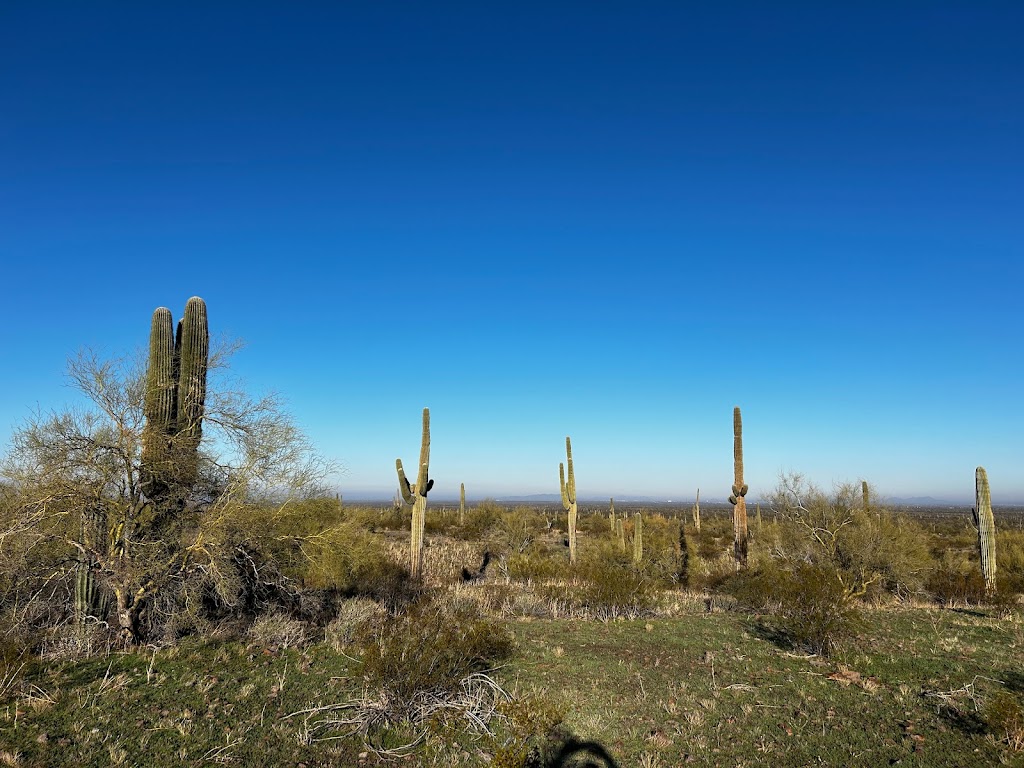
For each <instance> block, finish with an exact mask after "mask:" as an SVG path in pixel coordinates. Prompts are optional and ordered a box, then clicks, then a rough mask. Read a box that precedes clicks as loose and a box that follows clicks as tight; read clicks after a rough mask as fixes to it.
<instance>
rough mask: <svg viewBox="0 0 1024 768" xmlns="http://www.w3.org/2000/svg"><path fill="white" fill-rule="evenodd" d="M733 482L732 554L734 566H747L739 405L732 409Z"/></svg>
mask: <svg viewBox="0 0 1024 768" xmlns="http://www.w3.org/2000/svg"><path fill="white" fill-rule="evenodd" d="M732 464H733V484H732V496H730V497H729V503H730V504H732V505H733V508H732V528H733V554H734V555H735V557H736V568H737V570H739V569H740V568H746V567H747V502H746V499H745V498H744V497H745V496H746V495H747V486H746V485H745V484H744V482H743V419H742V417H741V416H740V409H739V406H736V407H735V408H733V409H732Z"/></svg>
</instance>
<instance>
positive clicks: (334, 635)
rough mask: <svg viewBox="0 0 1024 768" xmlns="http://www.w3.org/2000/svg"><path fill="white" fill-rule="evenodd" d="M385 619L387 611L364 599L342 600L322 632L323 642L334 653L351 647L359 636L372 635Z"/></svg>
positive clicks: (380, 605) (374, 602)
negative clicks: (335, 613) (331, 619)
mask: <svg viewBox="0 0 1024 768" xmlns="http://www.w3.org/2000/svg"><path fill="white" fill-rule="evenodd" d="M386 619H387V609H386V608H385V607H384V606H383V605H382V604H380V603H378V602H376V601H374V600H370V599H368V598H365V597H354V598H352V599H350V600H344V601H342V602H341V604H340V605H339V606H338V612H337V615H336V616H335V617H334V620H333V621H331V623H330V624H328V625H327V627H326V629H325V630H324V641H325V642H326V643H327V645H329V646H330V647H331V648H333V649H334V650H335V651H341V650H342V649H344V648H345V647H346V646H349V645H352V644H353V643H354V642H355V641H356V638H357V637H359V635H361V634H362V635H365V634H369V633H372V632H374V631H376V630H378V629H380V627H381V626H382V625H383V623H384V621H385V620H386Z"/></svg>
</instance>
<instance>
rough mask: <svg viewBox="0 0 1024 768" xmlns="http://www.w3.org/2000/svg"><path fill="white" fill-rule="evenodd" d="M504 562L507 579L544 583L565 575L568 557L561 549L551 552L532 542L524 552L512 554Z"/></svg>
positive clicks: (538, 543) (543, 544)
mask: <svg viewBox="0 0 1024 768" xmlns="http://www.w3.org/2000/svg"><path fill="white" fill-rule="evenodd" d="M504 562H505V568H506V571H507V573H508V576H509V578H512V579H522V580H532V581H546V580H549V579H556V578H559V577H561V576H564V575H565V574H566V573H567V569H568V567H569V555H568V553H567V552H565V551H564V550H563V549H562V548H559V549H558V550H552V549H550V548H549V547H548V546H547V545H546V544H545V543H543V542H540V541H534V542H533V543H532V544H531V545H530V547H529V548H528V549H527V550H526V551H525V552H513V553H511V554H509V555H508V557H507V558H506V559H505V561H504Z"/></svg>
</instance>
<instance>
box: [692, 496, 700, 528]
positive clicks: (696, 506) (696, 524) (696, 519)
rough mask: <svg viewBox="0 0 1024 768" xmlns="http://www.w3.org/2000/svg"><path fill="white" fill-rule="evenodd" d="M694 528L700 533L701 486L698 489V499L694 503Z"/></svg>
mask: <svg viewBox="0 0 1024 768" xmlns="http://www.w3.org/2000/svg"><path fill="white" fill-rule="evenodd" d="M693 528H694V530H695V531H697V533H700V488H698V489H697V501H696V502H695V503H694V505H693Z"/></svg>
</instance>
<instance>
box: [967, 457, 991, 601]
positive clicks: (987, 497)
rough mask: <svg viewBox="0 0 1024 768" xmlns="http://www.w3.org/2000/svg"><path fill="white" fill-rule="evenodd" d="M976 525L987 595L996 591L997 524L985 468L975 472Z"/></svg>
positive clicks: (973, 511) (974, 511)
mask: <svg viewBox="0 0 1024 768" xmlns="http://www.w3.org/2000/svg"><path fill="white" fill-rule="evenodd" d="M974 501H975V507H974V509H972V510H971V512H972V513H973V514H974V525H975V526H976V527H977V529H978V550H979V553H980V555H981V575H982V577H983V578H984V579H985V593H986V594H988V595H992V594H995V591H996V523H995V518H994V517H993V516H992V494H991V493H990V492H989V489H988V473H986V472H985V468H984V467H978V468H977V469H976V470H975V472H974Z"/></svg>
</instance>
